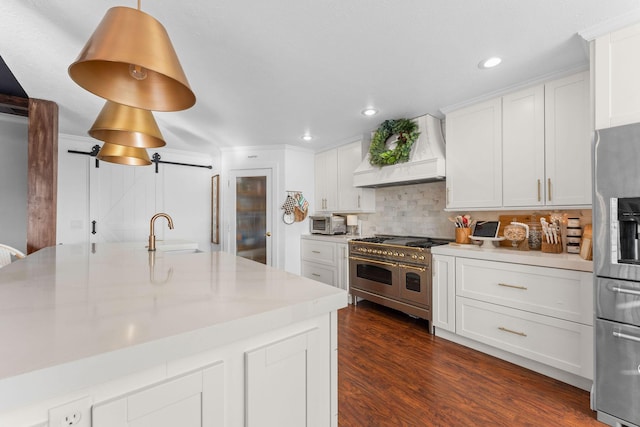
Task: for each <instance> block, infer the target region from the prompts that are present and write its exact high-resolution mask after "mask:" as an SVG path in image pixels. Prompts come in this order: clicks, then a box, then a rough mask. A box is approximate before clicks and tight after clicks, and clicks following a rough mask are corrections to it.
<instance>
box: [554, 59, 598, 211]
mask: <svg viewBox="0 0 640 427" xmlns="http://www.w3.org/2000/svg"><path fill="white" fill-rule="evenodd" d="M544 89H545V172H546V186H545V190H546V193H545V195H546V197H545V204H546V205H547V206H582V205H591V138H592V127H591V122H590V120H589V73H588V72H587V71H585V72H583V73H578V74H574V75H572V76H569V77H565V78H563V79H558V80H554V81H552V82H549V83H547V84H546V85H545V88H544Z"/></svg>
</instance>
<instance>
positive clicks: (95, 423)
mask: <svg viewBox="0 0 640 427" xmlns="http://www.w3.org/2000/svg"><path fill="white" fill-rule="evenodd" d="M272 320H273V321H274V322H279V320H277V319H275V318H272ZM238 333H239V332H238ZM337 346H338V342H337V313H336V312H335V311H332V312H328V313H325V314H322V315H320V316H317V317H312V318H309V319H306V320H303V321H300V322H296V323H292V324H289V325H287V326H281V327H277V328H274V329H272V330H270V331H267V332H263V333H260V334H258V335H256V336H254V337H249V338H244V339H241V340H237V341H232V342H230V343H228V344H227V345H225V346H221V347H217V348H212V349H210V350H207V351H205V352H198V353H193V354H190V355H188V356H184V357H181V358H177V359H172V358H167V359H166V361H165V362H164V363H162V364H160V365H155V364H154V365H153V366H148V367H147V369H145V370H141V371H136V373H131V374H129V375H126V376H121V377H114V378H112V380H110V381H108V382H103V383H97V384H94V385H93V386H89V387H87V388H83V389H79V390H75V391H70V392H69V393H67V394H64V395H59V396H54V397H52V398H51V399H47V400H43V401H36V402H33V403H32V404H30V405H28V406H24V407H20V408H15V409H13V410H11V411H0V426H1V427H5V426H7V427H8V426H11V427H47V426H48V423H47V419H48V418H47V417H48V412H49V410H50V409H52V408H56V407H59V406H62V405H65V404H68V403H69V402H74V401H77V400H78V399H80V398H87V399H88V400H89V401H90V402H92V405H91V419H92V422H91V426H92V427H165V426H166V427H256V426H257V427H284V426H296V427H297V426H307V427H315V426H317V427H329V426H331V427H337V418H338V417H337V412H338V405H337V402H338V398H337V393H338V381H337V379H338V366H337V362H338V357H337V352H338V348H337ZM174 350H175V351H180V352H181V353H182V351H181V350H179V349H174ZM174 350H171V349H169V350H167V349H165V351H166V352H167V353H171V352H172V351H174ZM126 360H129V359H126ZM122 361H123V359H122V358H120V357H118V358H117V363H122ZM131 363H135V361H133V360H132V361H131ZM92 366H94V365H92ZM104 370H110V368H109V367H106V368H104ZM65 372H66V373H67V374H69V376H70V378H72V377H73V376H74V375H83V374H85V372H84V371H80V372H81V373H76V372H75V371H73V368H72V367H71V368H68V369H66V370H65ZM0 396H2V395H1V394H0ZM0 403H2V401H1V400H0ZM51 427H53V426H51ZM55 427H58V426H55Z"/></svg>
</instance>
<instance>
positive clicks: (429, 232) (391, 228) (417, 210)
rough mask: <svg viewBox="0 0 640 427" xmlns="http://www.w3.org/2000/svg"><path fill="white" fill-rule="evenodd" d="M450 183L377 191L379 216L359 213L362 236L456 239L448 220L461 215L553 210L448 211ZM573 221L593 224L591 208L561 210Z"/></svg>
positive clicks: (492, 216)
mask: <svg viewBox="0 0 640 427" xmlns="http://www.w3.org/2000/svg"><path fill="white" fill-rule="evenodd" d="M445 206H446V183H445V182H444V181H441V182H431V183H425V184H410V185H400V186H394V187H383V188H377V189H376V213H374V214H359V215H358V218H359V219H360V220H361V221H362V230H361V233H362V235H373V234H394V235H401V236H429V237H444V238H449V239H453V238H454V236H455V227H454V225H453V224H452V223H451V222H450V221H449V220H448V218H449V217H451V216H455V215H459V214H470V215H471V218H472V219H476V220H497V219H498V216H500V215H507V214H510V213H513V214H523V213H533V212H538V213H541V214H548V213H550V212H552V211H553V209H548V208H541V209H537V210H525V211H523V210H500V211H464V212H462V211H461V212H445V211H444V209H445ZM559 212H562V213H567V214H568V217H570V218H573V217H575V218H580V222H581V224H582V225H584V224H590V223H591V209H582V210H560V211H559Z"/></svg>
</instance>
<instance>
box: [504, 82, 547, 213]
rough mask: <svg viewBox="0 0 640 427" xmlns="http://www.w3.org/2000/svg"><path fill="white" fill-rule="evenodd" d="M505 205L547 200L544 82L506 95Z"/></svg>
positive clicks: (540, 203)
mask: <svg viewBox="0 0 640 427" xmlns="http://www.w3.org/2000/svg"><path fill="white" fill-rule="evenodd" d="M502 121H503V125H502V176H503V204H504V206H538V205H542V204H544V86H542V85H540V86H535V87H532V88H529V89H525V90H522V91H519V92H516V93H513V94H509V95H507V96H505V97H503V98H502Z"/></svg>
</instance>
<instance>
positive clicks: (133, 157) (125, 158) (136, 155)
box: [96, 142, 151, 166]
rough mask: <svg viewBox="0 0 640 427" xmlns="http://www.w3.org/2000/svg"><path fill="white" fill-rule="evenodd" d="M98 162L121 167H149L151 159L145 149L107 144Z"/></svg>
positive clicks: (99, 154) (101, 150) (100, 152)
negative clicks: (115, 164)
mask: <svg viewBox="0 0 640 427" xmlns="http://www.w3.org/2000/svg"><path fill="white" fill-rule="evenodd" d="M96 158H97V159H98V160H102V161H105V162H109V163H117V164H119V165H128V166H148V165H150V164H151V159H150V158H149V154H148V153H147V150H145V149H144V148H136V147H127V146H126V145H118V144H111V143H109V142H105V143H104V145H103V146H102V148H101V149H100V151H99V152H98V155H97V156H96Z"/></svg>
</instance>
